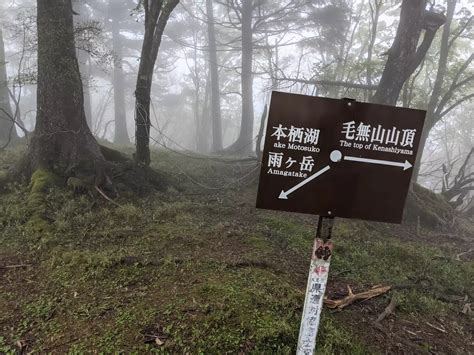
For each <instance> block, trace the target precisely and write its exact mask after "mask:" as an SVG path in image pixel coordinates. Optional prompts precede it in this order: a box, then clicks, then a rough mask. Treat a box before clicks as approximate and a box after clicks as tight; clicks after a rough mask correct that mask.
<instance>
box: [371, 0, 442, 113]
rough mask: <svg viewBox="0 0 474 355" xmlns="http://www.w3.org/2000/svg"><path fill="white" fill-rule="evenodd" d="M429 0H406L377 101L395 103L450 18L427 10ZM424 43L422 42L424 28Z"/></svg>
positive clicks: (403, 3) (375, 100) (374, 100)
mask: <svg viewBox="0 0 474 355" xmlns="http://www.w3.org/2000/svg"><path fill="white" fill-rule="evenodd" d="M426 3H427V0H403V2H402V8H401V13H400V22H399V24H398V29H397V34H396V37H395V40H394V42H393V45H392V47H391V48H390V50H389V54H388V59H387V63H386V65H385V68H384V71H383V74H382V78H381V79H380V84H379V87H378V89H377V91H376V93H375V95H374V97H373V99H372V101H373V102H375V103H379V104H385V105H392V106H395V105H396V103H397V100H398V96H399V95H400V91H401V90H402V88H403V85H404V84H405V81H407V80H408V78H409V77H410V76H411V75H412V74H413V73H414V71H415V70H416V68H418V66H419V65H420V64H421V62H422V61H423V59H424V58H425V56H426V53H427V52H428V49H429V48H430V46H431V43H432V42H433V39H434V37H435V35H436V31H437V30H438V28H439V27H440V26H442V25H443V24H444V22H445V21H446V18H445V17H444V16H443V15H441V14H436V13H433V12H430V11H426V10H425V8H426ZM423 29H424V30H425V34H424V36H423V41H422V43H421V44H420V45H419V46H418V42H419V40H420V36H421V32H422V30H423Z"/></svg>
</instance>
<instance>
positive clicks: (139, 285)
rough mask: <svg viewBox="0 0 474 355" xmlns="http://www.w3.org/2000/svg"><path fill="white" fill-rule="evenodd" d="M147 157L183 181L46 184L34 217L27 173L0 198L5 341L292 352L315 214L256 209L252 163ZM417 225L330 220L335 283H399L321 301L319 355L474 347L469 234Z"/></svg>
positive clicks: (23, 347)
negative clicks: (332, 306) (358, 299)
mask: <svg viewBox="0 0 474 355" xmlns="http://www.w3.org/2000/svg"><path fill="white" fill-rule="evenodd" d="M15 159H17V154H16V153H14V152H8V151H7V152H3V153H0V170H1V169H5V168H6V167H7V166H8V165H10V164H11V163H12V162H13V161H15ZM153 161H154V168H156V169H159V170H161V171H164V172H166V173H167V174H168V175H169V176H172V177H173V178H174V180H175V181H176V183H177V184H178V185H179V187H180V188H179V189H176V188H174V187H173V188H169V189H168V190H166V191H162V192H158V191H155V192H151V191H150V192H149V193H147V194H145V195H142V196H137V195H135V194H133V193H132V192H127V191H126V190H125V189H123V191H122V192H121V191H120V186H119V197H118V199H117V200H116V202H117V203H118V204H119V205H115V204H112V203H110V202H108V201H106V200H105V199H102V198H101V197H100V196H94V195H92V194H77V193H74V192H73V191H70V190H68V189H67V188H64V187H63V188H58V187H49V186H46V187H44V188H45V189H47V192H48V193H47V195H45V197H44V201H43V205H42V207H45V208H44V210H42V212H41V220H40V221H41V228H37V226H36V225H35V223H34V221H35V220H36V219H35V218H31V217H32V216H33V217H34V216H35V215H36V214H35V212H34V211H31V206H32V203H31V197H30V196H31V194H30V190H29V187H28V184H25V183H21V182H20V183H18V184H14V185H11V186H10V187H9V192H7V193H6V194H3V195H0V353H15V352H18V351H24V352H25V351H26V352H31V351H32V352H36V353H65V352H69V353H77V354H79V353H86V352H91V351H92V352H102V353H112V352H126V353H129V352H135V353H143V352H146V351H148V352H157V353H163V354H165V353H192V354H200V353H202V354H224V353H229V354H234V353H255V354H291V353H294V350H295V346H296V342H297V337H298V330H299V322H300V317H301V311H302V304H303V298H304V291H305V286H306V285H305V284H306V274H307V268H308V266H309V256H310V255H309V254H310V251H311V247H312V243H313V238H314V231H315V226H316V220H317V218H316V217H314V216H302V215H295V214H289V213H279V212H272V211H263V210H256V209H255V207H254V206H255V196H256V190H257V178H258V176H257V173H256V172H255V171H254V172H252V170H255V165H254V164H253V163H251V162H242V163H240V164H226V163H222V162H217V161H213V160H208V159H200V158H199V159H194V158H188V157H184V156H179V155H176V154H172V153H165V152H161V153H155V154H154V156H153ZM252 164H253V165H252ZM203 185H205V186H203ZM423 233H424V235H425V236H424V237H416V236H415V235H414V234H413V231H412V229H411V228H408V227H393V226H390V225H385V224H375V223H366V222H355V221H347V220H337V221H336V228H335V231H334V243H335V251H334V256H333V260H332V264H331V270H330V281H329V286H328V288H329V289H328V296H329V297H331V298H339V297H342V296H344V292H345V289H346V286H347V285H350V286H351V287H352V288H353V290H354V292H357V291H361V290H366V289H368V288H370V287H371V286H372V285H376V284H384V285H392V286H393V287H394V289H393V290H392V291H390V292H389V293H387V294H385V295H383V296H380V297H378V298H374V299H372V300H369V301H366V302H363V303H358V304H354V305H351V306H349V307H348V308H346V309H344V310H342V311H331V310H329V309H324V311H323V315H322V328H321V329H320V334H319V337H318V354H368V353H387V352H388V353H436V352H441V353H459V354H461V353H463V354H467V353H473V352H474V346H473V339H472V333H473V330H474V329H473V323H472V320H473V318H472V315H470V314H469V312H468V310H466V309H467V308H468V304H469V303H470V302H472V298H471V297H472V296H473V295H474V290H473V280H474V262H473V261H472V258H469V257H462V258H459V259H460V260H456V257H455V256H456V254H457V253H460V252H462V251H465V249H466V247H467V246H469V243H472V238H473V236H472V235H470V234H469V233H464V234H463V235H459V236H453V235H446V236H442V235H440V233H439V231H429V230H426V231H423ZM430 234H432V235H434V234H436V235H437V236H436V238H434V237H433V238H430V237H427V236H429V235H430ZM392 298H395V299H396V304H397V306H396V308H395V311H394V313H393V314H391V315H389V316H388V317H386V318H385V319H384V320H383V321H382V322H381V323H380V325H378V326H377V325H375V324H374V321H375V319H377V317H378V315H379V314H380V313H381V312H382V311H383V310H384V309H385V307H386V306H387V305H388V304H389V302H390V300H391V299H392ZM466 305H467V306H466ZM466 307H467V308H466ZM463 309H464V311H465V312H464V313H463V312H462V310H463Z"/></svg>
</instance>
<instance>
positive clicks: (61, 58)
mask: <svg viewBox="0 0 474 355" xmlns="http://www.w3.org/2000/svg"><path fill="white" fill-rule="evenodd" d="M72 16H73V14H72V6H71V0H48V1H43V0H38V1H37V27H38V88H37V118H36V128H35V132H34V136H33V138H32V141H31V144H30V147H29V158H30V159H29V160H30V168H31V169H32V170H35V169H38V168H43V169H48V170H53V171H55V172H56V173H59V174H62V175H66V176H67V175H73V174H74V173H76V172H77V171H78V170H81V171H82V170H86V171H92V172H94V173H95V175H96V183H97V184H99V185H101V184H105V183H107V180H106V176H105V173H104V157H103V155H102V153H101V151H100V149H99V145H98V144H97V142H96V140H95V139H94V137H93V136H92V133H91V131H90V129H89V127H88V126H87V122H86V117H85V113H84V97H83V91H82V81H81V75H80V72H79V65H78V61H77V57H76V50H75V45H74V28H73V17H72Z"/></svg>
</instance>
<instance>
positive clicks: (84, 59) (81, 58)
mask: <svg viewBox="0 0 474 355" xmlns="http://www.w3.org/2000/svg"><path fill="white" fill-rule="evenodd" d="M77 60H78V62H79V71H80V72H81V76H82V90H83V91H84V113H85V115H86V121H87V126H88V127H89V129H91V130H92V129H93V122H92V103H91V93H90V78H91V67H90V55H89V53H87V52H85V51H83V50H80V49H79V50H78V51H77Z"/></svg>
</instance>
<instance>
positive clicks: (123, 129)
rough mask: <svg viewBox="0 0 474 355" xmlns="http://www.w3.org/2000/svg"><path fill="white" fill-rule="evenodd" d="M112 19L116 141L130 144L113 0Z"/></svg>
mask: <svg viewBox="0 0 474 355" xmlns="http://www.w3.org/2000/svg"><path fill="white" fill-rule="evenodd" d="M109 11H110V19H111V20H112V47H113V51H114V54H115V56H116V58H115V61H114V75H113V87H114V114H115V134H114V143H115V144H118V145H127V144H130V138H129V137H128V130H127V116H126V110H125V76H124V73H123V65H122V61H123V54H122V47H123V43H122V35H121V34H120V23H119V22H118V21H117V9H116V8H115V7H114V3H113V2H112V1H111V2H110V4H109Z"/></svg>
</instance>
